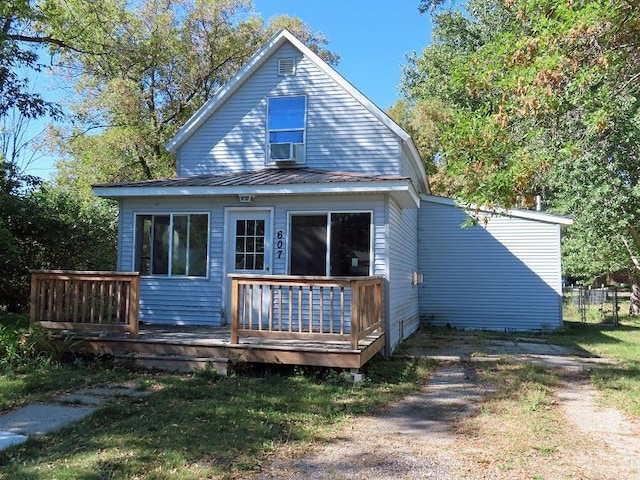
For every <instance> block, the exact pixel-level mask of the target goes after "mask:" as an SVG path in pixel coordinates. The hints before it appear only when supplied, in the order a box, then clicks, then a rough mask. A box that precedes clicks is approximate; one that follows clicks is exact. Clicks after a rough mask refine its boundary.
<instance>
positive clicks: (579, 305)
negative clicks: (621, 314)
mask: <svg viewBox="0 0 640 480" xmlns="http://www.w3.org/2000/svg"><path fill="white" fill-rule="evenodd" d="M563 293H564V310H565V318H567V319H568V318H571V317H577V318H578V319H579V320H580V321H581V322H582V323H603V324H610V325H613V326H614V327H617V326H618V311H619V310H620V305H619V303H618V289H617V288H616V287H602V288H591V287H568V288H565V289H564V292H563Z"/></svg>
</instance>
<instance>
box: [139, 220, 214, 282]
mask: <svg viewBox="0 0 640 480" xmlns="http://www.w3.org/2000/svg"><path fill="white" fill-rule="evenodd" d="M208 245H209V215H208V214H206V213H189V214H185V213H170V214H161V215H136V251H135V260H136V270H137V271H139V272H140V274H141V275H160V276H170V277H205V276H206V275H207V252H208V251H209V249H208Z"/></svg>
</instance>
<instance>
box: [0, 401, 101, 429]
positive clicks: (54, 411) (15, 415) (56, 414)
mask: <svg viewBox="0 0 640 480" xmlns="http://www.w3.org/2000/svg"><path fill="white" fill-rule="evenodd" d="M95 410H96V409H95V408H94V407H72V406H63V405H47V404H36V405H27V406H26V407H22V408H19V409H17V410H14V411H13V412H9V413H7V414H5V415H2V416H0V432H10V433H17V434H20V435H45V434H46V433H49V432H51V431H52V430H57V429H58V428H61V427H65V426H67V425H69V424H70V423H72V422H75V421H76V420H80V419H81V418H84V417H86V416H87V415H90V414H91V413H93V412H94V411H95Z"/></svg>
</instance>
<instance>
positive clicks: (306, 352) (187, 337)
mask: <svg viewBox="0 0 640 480" xmlns="http://www.w3.org/2000/svg"><path fill="white" fill-rule="evenodd" d="M230 278H231V289H232V295H231V297H232V299H231V320H232V321H231V325H230V327H226V328H213V327H209V328H206V327H190V326H158V325H155V326H153V324H139V319H138V312H139V285H140V278H139V275H138V273H136V272H129V273H122V272H75V271H63V270H60V271H33V272H32V283H31V323H33V324H39V325H41V326H42V327H44V328H47V329H51V330H52V331H54V332H57V334H53V337H52V338H54V339H55V338H58V339H61V342H60V345H61V347H62V345H64V348H66V349H67V350H71V351H75V352H87V353H102V354H111V355H114V356H116V357H117V358H119V359H129V361H130V362H131V363H132V364H133V365H134V366H135V365H139V366H143V367H151V368H158V369H175V370H193V369H196V368H202V367H205V366H207V365H211V366H214V367H215V368H216V369H217V370H218V371H219V372H221V373H225V372H226V369H227V364H228V362H261V363H278V364H290V365H317V366H324V367H341V368H350V369H358V368H360V367H362V366H363V365H364V364H365V363H366V362H368V361H369V360H370V359H371V357H373V356H374V355H375V354H376V353H378V352H379V351H380V350H381V349H382V348H383V346H384V342H385V337H384V331H383V328H382V278H381V277H345V278H338V277H295V276H275V275H262V276H260V275H258V276H256V275H230ZM62 340H64V343H63V342H62Z"/></svg>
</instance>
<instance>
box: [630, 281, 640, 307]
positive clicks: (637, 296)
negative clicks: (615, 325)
mask: <svg viewBox="0 0 640 480" xmlns="http://www.w3.org/2000/svg"><path fill="white" fill-rule="evenodd" d="M638 315H640V285H638V279H637V278H634V279H633V284H632V285H631V298H630V302H629V316H631V317H637V316H638Z"/></svg>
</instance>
